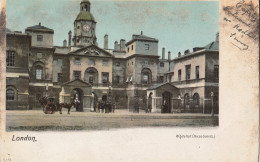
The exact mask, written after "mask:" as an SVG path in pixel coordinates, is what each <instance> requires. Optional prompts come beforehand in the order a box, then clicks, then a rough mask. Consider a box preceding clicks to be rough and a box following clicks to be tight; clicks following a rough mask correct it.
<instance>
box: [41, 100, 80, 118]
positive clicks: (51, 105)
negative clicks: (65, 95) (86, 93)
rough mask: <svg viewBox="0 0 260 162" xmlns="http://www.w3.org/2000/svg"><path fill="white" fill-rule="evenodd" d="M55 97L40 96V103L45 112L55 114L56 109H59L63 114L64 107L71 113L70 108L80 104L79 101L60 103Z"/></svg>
mask: <svg viewBox="0 0 260 162" xmlns="http://www.w3.org/2000/svg"><path fill="white" fill-rule="evenodd" d="M54 99H55V98H54V97H47V96H45V97H41V98H39V103H40V104H41V105H42V106H43V112H44V113H45V114H54V113H55V112H56V111H59V112H60V114H62V108H63V107H64V108H67V109H68V114H69V113H70V109H71V107H72V106H74V107H75V106H77V104H79V103H78V102H74V101H73V102H72V103H59V102H54Z"/></svg>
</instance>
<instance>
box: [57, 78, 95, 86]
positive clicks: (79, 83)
mask: <svg viewBox="0 0 260 162" xmlns="http://www.w3.org/2000/svg"><path fill="white" fill-rule="evenodd" d="M62 86H76V87H86V86H87V87H91V85H90V84H89V83H87V82H84V81H83V80H80V79H76V80H72V81H69V82H66V83H64V84H63V85H62Z"/></svg>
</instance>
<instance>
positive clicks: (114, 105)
mask: <svg viewBox="0 0 260 162" xmlns="http://www.w3.org/2000/svg"><path fill="white" fill-rule="evenodd" d="M115 109H116V104H115V103H114V104H113V106H112V112H113V113H114V112H115Z"/></svg>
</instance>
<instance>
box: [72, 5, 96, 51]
mask: <svg viewBox="0 0 260 162" xmlns="http://www.w3.org/2000/svg"><path fill="white" fill-rule="evenodd" d="M95 28H96V21H95V18H94V16H93V15H92V14H91V13H90V2H89V1H88V0H82V1H81V3H80V13H79V14H78V16H77V18H76V20H75V21H74V37H73V43H74V46H82V47H84V46H88V45H92V44H95V45H96V41H97V38H96V34H95Z"/></svg>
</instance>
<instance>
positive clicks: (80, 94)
mask: <svg viewBox="0 0 260 162" xmlns="http://www.w3.org/2000/svg"><path fill="white" fill-rule="evenodd" d="M83 96H84V94H83V91H82V90H81V89H80V88H75V89H73V90H72V97H73V102H75V99H76V98H77V99H78V100H79V101H80V103H79V106H78V107H76V111H79V112H83Z"/></svg>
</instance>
